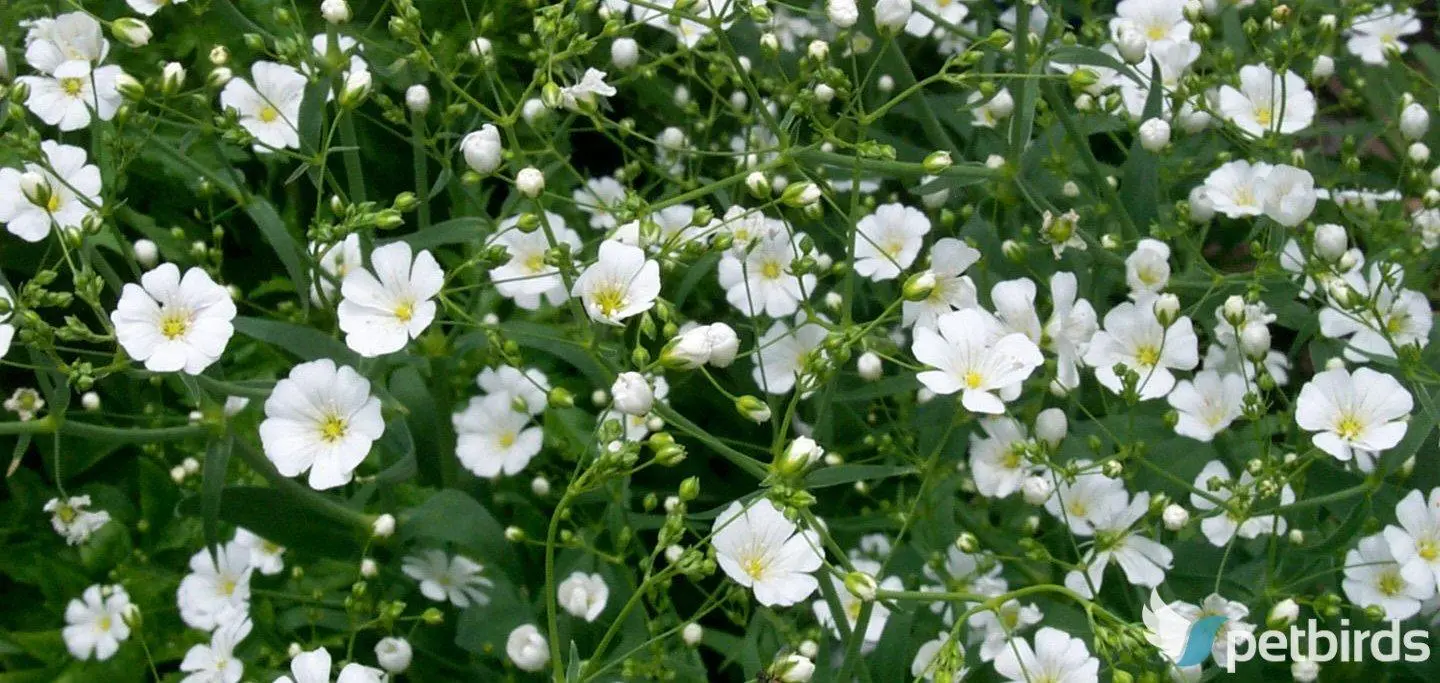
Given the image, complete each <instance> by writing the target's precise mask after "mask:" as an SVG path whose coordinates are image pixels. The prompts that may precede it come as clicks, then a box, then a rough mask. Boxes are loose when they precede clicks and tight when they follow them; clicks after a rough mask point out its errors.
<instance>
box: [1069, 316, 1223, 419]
mask: <svg viewBox="0 0 1440 683" xmlns="http://www.w3.org/2000/svg"><path fill="white" fill-rule="evenodd" d="M1085 363H1086V364H1087V365H1089V366H1090V367H1093V368H1095V378H1096V379H1098V380H1100V384H1102V385H1104V386H1105V388H1107V389H1109V390H1110V391H1113V392H1115V393H1117V394H1118V393H1120V392H1121V391H1122V390H1123V388H1124V387H1123V385H1122V383H1121V379H1120V377H1119V376H1118V375H1116V374H1115V371H1114V366H1115V365H1117V364H1118V365H1123V366H1124V367H1125V368H1126V369H1128V370H1133V371H1135V373H1136V374H1137V375H1139V376H1140V379H1139V381H1138V382H1137V383H1136V390H1137V392H1138V393H1139V395H1140V400H1142V401H1147V400H1150V399H1154V398H1160V397H1162V396H1165V395H1166V394H1169V393H1170V390H1171V389H1173V388H1175V375H1173V374H1171V372H1170V371H1171V370H1172V369H1174V370H1193V369H1194V368H1195V366H1196V365H1199V364H1200V357H1199V349H1198V342H1197V340H1196V338H1195V330H1194V328H1193V327H1192V326H1191V323H1190V318H1187V317H1184V316H1182V317H1180V318H1179V319H1177V320H1176V321H1175V322H1174V323H1173V324H1171V325H1170V327H1168V328H1167V327H1165V326H1164V325H1161V324H1160V321H1159V320H1157V319H1156V318H1155V313H1154V311H1152V310H1151V307H1150V306H1148V305H1144V306H1142V305H1137V304H1133V303H1130V302H1128V301H1127V302H1125V303H1122V304H1119V305H1118V306H1116V307H1115V308H1112V309H1110V312H1109V313H1106V314H1105V327H1104V329H1102V330H1100V331H1099V332H1096V333H1095V337H1094V338H1093V339H1091V341H1090V348H1089V349H1088V350H1087V351H1086V352H1085Z"/></svg>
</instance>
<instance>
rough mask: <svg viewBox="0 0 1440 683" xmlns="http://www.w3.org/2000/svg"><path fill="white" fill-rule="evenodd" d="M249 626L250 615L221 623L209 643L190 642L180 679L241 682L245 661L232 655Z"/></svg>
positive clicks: (189, 682) (185, 682)
mask: <svg viewBox="0 0 1440 683" xmlns="http://www.w3.org/2000/svg"><path fill="white" fill-rule="evenodd" d="M250 626H251V624H250V620H249V619H239V620H236V621H233V622H230V623H227V624H223V625H221V626H220V627H219V628H217V629H215V632H214V633H212V634H210V644H209V645H194V646H191V648H190V650H189V651H188V652H186V653H185V659H184V660H182V661H181V662H180V670H181V671H184V672H186V673H187V674H188V675H187V676H185V678H182V679H181V680H180V683H240V679H241V678H242V677H243V676H244V675H245V663H244V662H242V661H240V658H239V657H236V656H235V648H236V646H238V645H240V641H243V640H245V637H246V636H248V635H250ZM327 678H328V676H327ZM327 683H328V682H327Z"/></svg>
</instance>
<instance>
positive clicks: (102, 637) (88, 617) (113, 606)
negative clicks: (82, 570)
mask: <svg viewBox="0 0 1440 683" xmlns="http://www.w3.org/2000/svg"><path fill="white" fill-rule="evenodd" d="M130 611H131V605H130V594H129V593H126V592H125V589H124V588H122V587H120V586H99V585H96V586H90V587H89V588H86V589H85V592H84V593H82V594H81V595H80V597H78V598H75V599H73V600H71V601H70V603H69V604H67V605H66V606H65V628H64V629H62V630H61V631H60V635H61V636H63V637H64V639H65V649H67V650H69V651H70V654H71V656H73V657H75V658H76V659H81V660H84V659H90V658H92V657H93V658H95V659H98V660H100V661H105V660H107V659H109V658H111V657H113V656H115V652H116V651H117V650H119V649H120V643H123V642H125V640H126V639H128V638H129V637H130V625H129V624H127V623H125V619H126V617H127V616H128V614H129V612H130Z"/></svg>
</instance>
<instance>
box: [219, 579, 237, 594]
mask: <svg viewBox="0 0 1440 683" xmlns="http://www.w3.org/2000/svg"><path fill="white" fill-rule="evenodd" d="M234 593H235V579H225V580H223V581H221V582H220V594H221V595H224V596H227V597H228V596H230V595H233V594H234Z"/></svg>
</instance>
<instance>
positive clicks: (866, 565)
mask: <svg viewBox="0 0 1440 683" xmlns="http://www.w3.org/2000/svg"><path fill="white" fill-rule="evenodd" d="M851 564H852V565H853V566H854V567H855V571H859V572H864V573H865V574H868V575H869V576H870V577H872V578H874V577H875V576H877V575H878V574H879V573H880V571H881V569H882V568H883V567H882V566H881V564H880V563H879V562H876V561H875V560H871V559H867V558H860V557H857V558H854V559H852V560H851ZM828 580H829V581H830V584H831V587H832V588H833V589H834V590H835V596H836V597H837V598H838V599H839V602H840V609H841V614H842V615H843V616H844V618H845V623H846V628H847V629H851V630H853V629H854V628H855V627H856V625H857V624H858V623H859V621H860V609H861V608H862V607H864V606H865V601H864V600H861V599H860V598H859V597H856V596H855V594H854V593H851V592H850V590H849V589H848V588H846V587H845V581H844V579H842V578H841V577H839V576H835V575H833V574H832V575H830V576H829V577H828ZM877 587H878V588H879V589H880V590H887V591H899V590H904V589H905V585H904V584H903V583H902V582H901V581H900V577H898V576H887V577H885V578H884V579H881V580H880V581H879V583H878V585H877ZM871 602H872V607H871V608H870V621H869V622H867V623H866V624H865V632H864V633H862V634H860V636H861V638H862V641H861V645H860V650H861V652H869V651H871V650H872V649H874V648H875V645H876V644H877V643H879V642H880V634H882V633H884V632H885V623H886V622H887V621H889V620H890V608H889V607H886V606H885V603H884V602H881V601H878V600H877V601H871ZM810 609H811V611H813V612H814V613H815V621H818V622H820V626H821V627H822V628H825V629H828V630H829V631H830V634H831V635H833V636H835V637H836V638H840V623H839V621H838V620H837V619H836V618H835V614H834V613H833V612H831V611H830V603H829V602H828V601H827V600H825V599H824V598H821V599H819V600H816V601H815V602H812V603H810Z"/></svg>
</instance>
